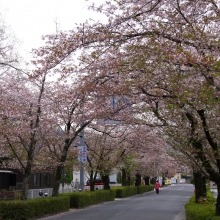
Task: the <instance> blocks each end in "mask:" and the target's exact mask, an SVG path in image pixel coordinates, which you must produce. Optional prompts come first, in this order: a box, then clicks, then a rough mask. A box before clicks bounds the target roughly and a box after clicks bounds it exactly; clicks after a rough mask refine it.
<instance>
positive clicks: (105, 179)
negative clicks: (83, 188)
mask: <svg viewBox="0 0 220 220" xmlns="http://www.w3.org/2000/svg"><path fill="white" fill-rule="evenodd" d="M102 181H103V183H104V189H105V190H109V189H110V185H109V183H110V181H109V175H103V176H102Z"/></svg>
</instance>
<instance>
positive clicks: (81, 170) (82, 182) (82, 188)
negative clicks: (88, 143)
mask: <svg viewBox="0 0 220 220" xmlns="http://www.w3.org/2000/svg"><path fill="white" fill-rule="evenodd" d="M84 145H85V143H84V128H83V129H82V131H81V132H80V146H84ZM80 163H81V167H80V189H81V191H82V192H84V165H83V162H82V161H81V162H80Z"/></svg>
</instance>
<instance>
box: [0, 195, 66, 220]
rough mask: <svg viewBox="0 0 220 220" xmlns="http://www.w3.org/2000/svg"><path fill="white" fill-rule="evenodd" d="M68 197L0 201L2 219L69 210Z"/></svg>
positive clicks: (25, 217)
mask: <svg viewBox="0 0 220 220" xmlns="http://www.w3.org/2000/svg"><path fill="white" fill-rule="evenodd" d="M69 203H70V202H69V198H68V197H63V198H62V197H60V198H59V197H47V198H37V199H29V200H25V201H18V200H17V201H16V200H14V201H4V202H1V203H0V219H17V220H21V219H22V220H26V219H30V218H34V217H40V216H43V215H45V214H54V213H58V212H61V211H67V210H69ZM12 210H13V211H12Z"/></svg>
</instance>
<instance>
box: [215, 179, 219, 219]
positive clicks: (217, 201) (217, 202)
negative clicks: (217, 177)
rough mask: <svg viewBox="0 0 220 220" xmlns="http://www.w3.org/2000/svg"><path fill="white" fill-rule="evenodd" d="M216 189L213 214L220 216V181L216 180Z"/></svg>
mask: <svg viewBox="0 0 220 220" xmlns="http://www.w3.org/2000/svg"><path fill="white" fill-rule="evenodd" d="M216 185H217V190H218V196H217V199H216V207H215V214H216V215H217V216H220V182H219V181H218V182H216Z"/></svg>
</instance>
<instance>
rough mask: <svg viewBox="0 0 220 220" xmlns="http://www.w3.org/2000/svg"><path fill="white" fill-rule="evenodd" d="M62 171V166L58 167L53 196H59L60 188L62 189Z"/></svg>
mask: <svg viewBox="0 0 220 220" xmlns="http://www.w3.org/2000/svg"><path fill="white" fill-rule="evenodd" d="M62 170H63V167H62V166H57V169H56V175H55V182H54V186H53V194H52V196H58V195H59V188H60V180H61V177H62Z"/></svg>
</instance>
